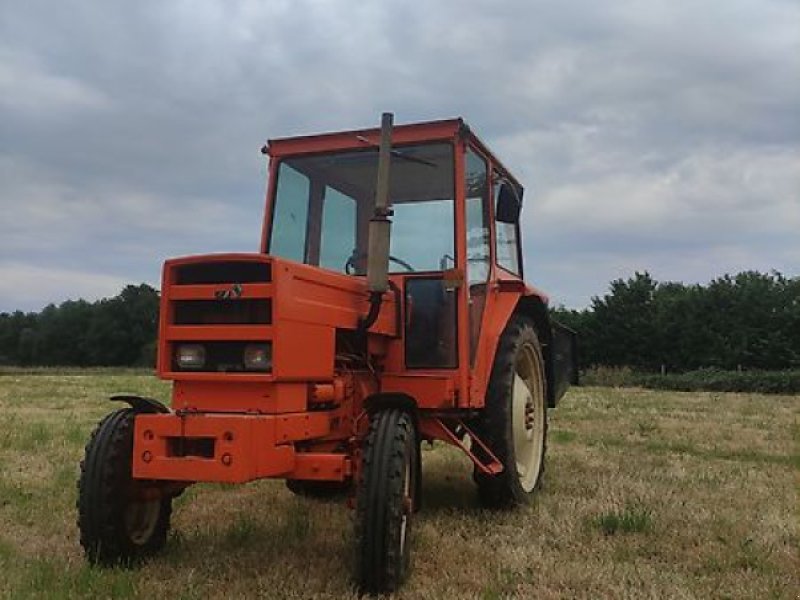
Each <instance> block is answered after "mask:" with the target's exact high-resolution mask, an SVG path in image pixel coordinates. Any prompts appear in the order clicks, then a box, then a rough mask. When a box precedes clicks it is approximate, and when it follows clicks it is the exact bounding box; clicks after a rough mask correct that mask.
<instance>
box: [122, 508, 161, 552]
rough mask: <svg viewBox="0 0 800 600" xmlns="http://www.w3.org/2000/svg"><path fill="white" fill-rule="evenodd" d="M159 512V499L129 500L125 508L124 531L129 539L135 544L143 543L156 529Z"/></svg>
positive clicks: (140, 544) (141, 544)
mask: <svg viewBox="0 0 800 600" xmlns="http://www.w3.org/2000/svg"><path fill="white" fill-rule="evenodd" d="M160 513H161V502H160V501H159V500H148V501H145V502H131V503H129V504H128V506H127V507H126V508H125V531H126V532H127V533H128V538H129V539H130V541H131V542H132V543H133V544H135V545H137V546H143V545H145V544H146V543H147V542H148V541H149V540H150V538H151V537H152V535H153V532H154V531H155V530H156V525H157V524H158V518H159V516H160Z"/></svg>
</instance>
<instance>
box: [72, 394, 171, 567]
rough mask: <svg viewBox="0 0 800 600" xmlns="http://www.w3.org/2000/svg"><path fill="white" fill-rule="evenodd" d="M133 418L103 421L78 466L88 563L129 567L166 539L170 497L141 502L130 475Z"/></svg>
mask: <svg viewBox="0 0 800 600" xmlns="http://www.w3.org/2000/svg"><path fill="white" fill-rule="evenodd" d="M134 418H135V412H134V411H133V410H131V409H129V408H125V409H122V410H118V411H115V412H113V413H111V414H110V415H108V416H106V417H105V418H104V419H103V420H102V421H100V423H99V424H98V426H97V428H96V429H95V430H94V432H93V433H92V437H91V438H90V440H89V443H88V444H86V451H85V455H84V459H83V460H82V461H81V474H80V479H79V480H78V502H77V509H78V528H79V529H80V542H81V546H83V549H84V553H85V555H86V558H87V559H88V560H89V562H90V563H92V564H100V565H117V564H128V563H131V562H133V561H135V560H139V559H142V558H144V557H146V556H149V555H151V554H153V553H154V552H157V551H158V550H160V549H161V548H162V547H163V546H164V544H165V543H166V540H167V531H168V530H169V521H170V516H171V514H172V498H170V497H166V498H157V499H150V500H145V499H140V498H141V495H142V494H141V492H142V486H141V485H140V484H139V483H138V482H137V480H135V479H133V476H132V459H133V424H134Z"/></svg>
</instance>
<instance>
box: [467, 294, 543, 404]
mask: <svg viewBox="0 0 800 600" xmlns="http://www.w3.org/2000/svg"><path fill="white" fill-rule="evenodd" d="M497 292H498V293H497V295H496V296H495V297H494V298H493V299H492V302H491V305H492V308H491V311H490V314H489V315H487V319H486V320H485V321H484V327H485V328H486V330H485V333H486V336H485V339H486V343H487V347H486V348H485V350H486V351H487V352H486V357H487V362H486V363H484V364H483V365H482V367H483V368H482V369H481V370H482V371H483V373H484V376H483V377H482V378H481V384H482V389H479V390H473V394H474V393H477V394H479V395H480V396H483V395H484V394H485V392H486V385H487V384H488V381H489V375H490V374H491V370H492V365H493V364H494V357H495V354H496V353H497V345H498V343H499V341H500V336H501V335H502V333H503V330H505V328H506V325H508V322H509V320H510V319H511V318H512V317H513V316H514V315H515V314H519V315H525V316H526V317H528V318H529V319H531V320H532V321H533V323H534V325H535V326H536V333H537V334H538V337H539V342H540V343H541V345H542V353H543V355H544V360H545V376H546V378H547V404H548V406H549V407H551V408H552V407H554V406H555V405H556V402H557V401H558V395H557V394H556V393H555V386H554V381H555V373H554V368H553V360H552V347H553V344H552V341H553V327H552V323H551V321H550V313H549V312H548V308H547V303H548V300H549V299H548V297H547V296H546V295H545V294H544V293H543V292H541V291H539V290H537V289H536V288H535V287H533V286H530V285H526V284H525V283H523V282H522V281H519V280H505V281H503V280H501V281H499V282H498V288H497ZM481 337H484V336H481Z"/></svg>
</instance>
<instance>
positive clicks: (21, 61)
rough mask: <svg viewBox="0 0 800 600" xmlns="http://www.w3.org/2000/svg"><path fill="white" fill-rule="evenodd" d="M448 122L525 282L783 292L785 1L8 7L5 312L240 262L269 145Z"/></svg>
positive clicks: (547, 286)
mask: <svg viewBox="0 0 800 600" xmlns="http://www.w3.org/2000/svg"><path fill="white" fill-rule="evenodd" d="M383 111H392V112H394V114H395V122H396V123H409V122H415V121H422V120H431V119H439V118H448V117H455V116H462V117H464V118H465V119H466V121H467V122H468V123H469V124H470V126H471V128H472V129H473V130H474V131H475V132H476V133H477V134H478V135H479V136H480V137H481V138H482V139H483V140H484V141H485V142H486V143H487V145H488V146H489V147H490V148H492V149H493V151H494V152H495V154H496V155H497V156H498V157H499V158H500V159H501V160H502V161H503V163H504V164H505V165H506V166H507V167H508V168H509V169H510V170H511V171H512V172H513V173H514V174H515V175H516V177H517V178H518V179H519V180H520V181H521V182H523V184H524V185H525V187H526V197H525V208H524V210H523V216H522V219H523V221H522V225H523V237H524V244H523V248H524V260H525V272H526V278H527V279H528V280H529V281H530V282H531V283H533V284H534V285H536V286H537V287H540V288H542V289H544V290H546V291H547V292H548V293H549V294H550V296H551V299H552V303H553V304H563V305H565V306H567V307H572V308H581V307H585V306H587V305H589V303H590V300H591V298H592V296H597V295H599V296H602V295H603V294H604V293H605V292H606V291H607V290H608V284H609V282H610V281H611V280H613V279H617V278H627V277H629V276H631V275H632V274H633V273H634V271H637V270H638V271H643V270H647V271H649V272H650V273H651V275H652V276H653V277H654V278H656V279H657V280H660V281H683V282H686V283H694V282H699V283H705V282H708V281H709V280H711V279H713V278H715V277H717V276H719V275H722V274H724V273H734V272H739V271H742V270H750V269H755V270H760V271H769V270H771V269H776V270H778V271H781V272H783V273H784V274H785V275H788V276H798V275H800V3H798V2H796V1H793V0H700V1H698V0H668V1H666V0H665V1H662V0H617V1H615V2H596V1H595V0H565V1H561V2H544V1H531V0H528V1H516V2H512V1H510V2H490V1H453V0H451V1H446V0H445V1H441V2H427V3H413V2H407V1H404V2H396V1H387V2H354V1H351V2H344V1H342V2H332V1H329V2H326V1H289V0H272V1H263V0H260V1H235V0H229V1H210V0H192V1H191V2H190V1H183V2H180V1H175V2H169V1H137V2H130V1H126V2H117V1H115V0H108V1H104V2H90V1H82V0H72V1H70V0H66V1H64V2H49V1H48V2H45V1H39V0H26V1H25V2H19V1H16V0H0V311H12V310H17V309H21V310H26V311H30V310H40V309H41V308H42V307H44V306H45V305H46V304H48V303H51V302H52V303H59V302H62V301H64V300H66V299H75V298H79V297H82V298H85V299H87V300H94V299H97V298H101V297H108V296H113V295H115V294H117V293H118V292H119V291H120V290H121V288H122V287H123V286H124V285H126V284H128V283H139V282H146V283H149V284H151V285H153V286H158V284H159V277H160V269H161V264H162V262H163V260H164V259H166V258H168V257H171V256H180V255H187V254H196V253H205V252H222V251H244V252H249V251H257V250H258V245H259V236H260V230H261V218H262V216H261V215H262V212H263V208H264V191H265V178H266V164H265V160H264V157H263V156H262V155H261V154H260V152H259V148H260V147H261V146H262V145H263V143H264V142H265V141H266V140H267V139H269V138H276V137H283V136H291V135H299V134H310V133H316V132H323V131H335V130H342V129H353V128H363V127H372V126H377V124H378V122H379V119H380V114H381V112H383Z"/></svg>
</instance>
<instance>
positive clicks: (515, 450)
mask: <svg viewBox="0 0 800 600" xmlns="http://www.w3.org/2000/svg"><path fill="white" fill-rule="evenodd" d="M546 386H547V382H546V377H545V370H544V358H543V356H542V348H541V345H540V343H539V338H538V337H537V335H536V330H535V329H534V326H533V323H532V322H531V321H530V320H529V319H527V318H525V317H522V316H515V317H513V318H512V319H511V320H510V321H509V323H508V325H507V326H506V329H505V331H503V334H502V335H501V337H500V341H499V343H498V346H497V354H496V355H495V360H494V365H493V367H492V374H491V378H490V380H489V386H488V390H487V394H486V406H485V408H484V409H483V412H482V414H481V417H480V420H479V423H478V431H479V433H480V435H481V437H482V438H483V440H484V441H485V442H486V444H487V445H488V446H489V448H490V449H491V450H492V452H493V453H494V454H495V456H497V458H498V459H499V460H500V462H501V463H502V464H503V471H502V472H501V473H499V474H498V475H495V476H490V475H485V474H483V473H480V472H477V471H476V472H475V482H476V483H477V484H478V498H479V500H480V502H481V504H482V505H483V506H484V507H486V508H506V507H511V506H516V505H520V504H527V503H528V502H530V501H531V498H532V496H533V494H534V492H535V491H536V490H537V489H538V488H539V487H540V485H541V480H542V473H543V472H544V457H545V451H546V448H547V387H546Z"/></svg>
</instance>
